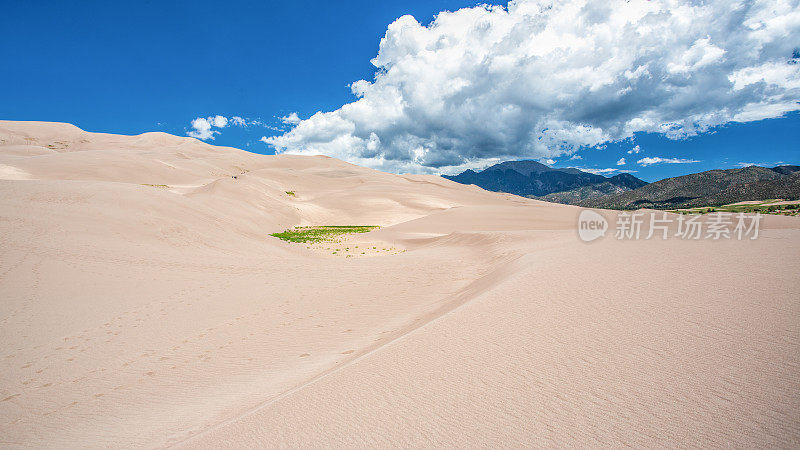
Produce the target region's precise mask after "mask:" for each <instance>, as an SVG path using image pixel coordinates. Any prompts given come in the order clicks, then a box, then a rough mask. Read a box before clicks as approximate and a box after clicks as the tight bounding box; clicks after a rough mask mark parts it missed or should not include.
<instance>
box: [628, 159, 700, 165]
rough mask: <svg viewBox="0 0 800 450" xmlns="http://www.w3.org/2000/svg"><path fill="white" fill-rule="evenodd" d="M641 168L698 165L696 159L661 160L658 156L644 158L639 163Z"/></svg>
mask: <svg viewBox="0 0 800 450" xmlns="http://www.w3.org/2000/svg"><path fill="white" fill-rule="evenodd" d="M636 162H637V163H639V165H640V166H643V167H647V166H652V165H653V164H692V163H698V162H700V161H697V160H695V159H680V158H659V157H658V156H656V157H652V158H642V159H640V160H639V161H636Z"/></svg>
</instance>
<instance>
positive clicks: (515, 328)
mask: <svg viewBox="0 0 800 450" xmlns="http://www.w3.org/2000/svg"><path fill="white" fill-rule="evenodd" d="M234 177H235V178H234ZM0 191H1V192H2V194H0V299H2V302H0V338H2V339H1V340H0V342H2V352H0V369H1V370H0V444H1V445H3V446H4V447H15V446H20V447H43V446H46V447H85V446H90V447H98V446H99V447H109V446H112V447H114V446H138V447H163V446H170V445H176V444H177V445H181V446H186V447H198V446H199V447H220V446H222V447H236V448H239V447H242V446H277V445H289V446H320V445H337V446H346V447H376V446H377V447H384V446H415V447H421V446H460V447H474V446H487V445H502V446H519V445H529V446H579V445H580V446H599V445H606V446H607V445H611V446H623V445H634V446H663V445H671V446H697V445H705V446H740V447H752V446H767V445H769V446H779V447H796V446H798V445H800V417H799V414H798V411H800V370H798V369H800V285H798V284H797V279H796V278H797V277H796V274H797V273H798V271H799V270H800V258H798V256H797V255H798V254H800V220H797V219H796V218H789V217H768V218H767V221H766V224H765V227H766V229H765V230H763V231H762V237H761V239H758V240H756V241H752V242H750V241H748V242H738V241H726V242H711V241H699V242H683V241H680V240H674V239H671V240H668V241H638V242H619V241H616V240H614V239H609V238H606V239H604V240H602V241H599V242H596V243H592V244H584V243H581V242H580V241H579V240H578V239H577V236H576V231H575V222H576V218H577V214H578V212H579V210H578V209H577V208H572V207H568V206H561V205H553V204H546V203H541V202H536V201H531V200H526V199H522V198H519V197H514V196H508V195H503V194H495V193H489V192H485V191H482V190H480V189H477V188H475V187H470V186H462V185H458V184H455V183H452V182H449V181H447V180H443V179H440V178H438V177H429V176H398V175H391V174H385V173H381V172H376V171H372V170H369V169H364V168H360V167H357V166H353V165H350V164H346V163H343V162H341V161H338V160H334V159H330V158H325V157H292V156H279V157H275V156H260V155H254V154H250V153H246V152H243V151H240V150H236V149H231V148H223V147H214V146H210V145H207V144H204V143H201V142H198V141H196V140H194V139H189V138H181V137H175V136H169V135H165V134H160V133H148V134H144V135H141V136H115V135H106V134H94V133H86V132H83V131H81V130H79V129H77V128H75V127H73V126H71V125H65V124H53V123H31V122H2V121H0ZM286 191H293V192H294V193H295V196H291V195H288V194H286ZM607 214H609V213H607ZM309 224H339V225H350V224H356V225H381V226H383V228H381V229H380V230H378V231H375V232H371V233H368V234H365V235H359V236H355V237H352V238H350V240H349V241H348V242H349V244H348V245H352V246H355V245H359V244H360V246H361V247H362V248H363V247H364V246H365V245H366V244H367V243H369V245H370V247H372V246H373V244H375V245H374V246H375V247H380V248H383V247H386V248H396V249H398V251H400V253H396V252H386V253H385V254H383V253H381V252H380V251H376V252H375V253H374V254H369V255H364V257H362V256H360V252H358V253H356V257H352V258H345V257H338V256H333V255H330V254H327V251H325V250H324V248H323V249H318V250H316V251H315V250H313V249H306V248H305V246H303V245H296V244H287V243H283V242H281V241H278V240H276V239H274V238H271V237H269V236H268V234H269V233H271V232H274V231H280V230H283V229H285V228H288V227H290V226H294V225H309ZM402 250H405V251H402ZM366 256H369V257H366Z"/></svg>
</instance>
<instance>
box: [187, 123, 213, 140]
mask: <svg viewBox="0 0 800 450" xmlns="http://www.w3.org/2000/svg"><path fill="white" fill-rule="evenodd" d="M212 126H213V125H212V121H210V120H209V119H206V118H204V117H198V118H196V119H194V120H192V130H191V131H189V132H187V133H186V134H188V135H189V136H191V137H193V138H195V139H200V140H201V141H207V140H209V139H212V140H213V139H214V135H215V134H219V131H216V130H212V129H211V127H212Z"/></svg>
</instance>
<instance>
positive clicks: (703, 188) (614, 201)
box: [575, 166, 800, 209]
mask: <svg viewBox="0 0 800 450" xmlns="http://www.w3.org/2000/svg"><path fill="white" fill-rule="evenodd" d="M773 198H782V199H788V200H796V199H798V198H800V166H778V167H773V168H766V167H759V166H749V167H743V168H740V169H726V170H709V171H706V172H700V173H693V174H690V175H683V176H680V177H674V178H666V179H664V180H661V181H657V182H655V183H650V184H648V185H646V186H643V187H640V188H638V189H634V190H631V191H627V192H621V193H617V194H612V195H607V196H603V197H597V198H590V199H584V200H581V201H578V202H576V203H575V204H577V205H579V206H585V207H592V208H608V209H639V208H653V209H672V208H691V207H697V206H719V205H725V204H729V203H736V202H742V201H748V200H768V199H773Z"/></svg>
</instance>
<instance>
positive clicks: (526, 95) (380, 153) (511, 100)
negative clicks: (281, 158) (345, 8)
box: [266, 0, 800, 172]
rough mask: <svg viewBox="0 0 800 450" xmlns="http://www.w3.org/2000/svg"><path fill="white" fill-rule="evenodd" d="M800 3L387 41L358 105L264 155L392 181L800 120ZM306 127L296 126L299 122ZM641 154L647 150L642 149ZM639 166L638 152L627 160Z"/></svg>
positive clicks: (409, 23)
mask: <svg viewBox="0 0 800 450" xmlns="http://www.w3.org/2000/svg"><path fill="white" fill-rule="evenodd" d="M798 42H800V8H798V2H797V0H748V1H745V0H707V1H704V2H696V1H690V0H653V1H647V0H608V1H603V2H600V1H593V2H589V1H586V0H561V1H557V2H548V1H544V0H515V1H511V2H509V4H508V7H507V8H505V7H502V6H485V5H484V6H477V7H474V8H465V9H461V10H458V11H455V12H442V13H440V14H439V15H438V16H437V17H436V19H435V20H434V21H433V22H432V23H431V24H429V25H427V26H423V25H421V24H420V23H418V22H417V21H416V20H415V19H414V18H413V17H411V16H403V17H401V18H399V19H397V20H396V21H395V22H393V23H392V24H391V25H389V27H388V29H387V31H386V35H385V37H384V38H383V39H381V42H380V46H379V51H378V55H377V56H376V57H375V58H374V59H373V60H372V63H373V64H374V65H375V66H376V67H377V69H378V70H377V73H376V75H375V78H374V80H372V81H365V80H359V81H356V82H354V83H352V84H351V90H352V92H353V94H354V95H355V96H356V99H355V101H353V102H352V103H348V104H345V105H343V106H342V107H341V108H339V109H337V110H335V111H331V112H318V113H316V114H314V115H313V116H311V117H310V118H308V119H305V120H300V119H299V117H297V116H296V114H295V115H291V114H290V115H289V116H286V117H284V118H282V120H284V119H285V120H284V123H287V124H290V125H294V127H293V128H292V129H291V130H290V131H288V132H286V133H284V134H282V135H279V136H275V137H271V138H267V139H266V142H267V143H268V144H269V145H272V146H274V147H275V149H276V150H277V151H278V152H286V153H297V154H327V155H330V156H334V157H337V158H341V159H344V160H347V161H350V162H353V163H357V164H362V165H367V166H371V167H375V168H380V169H384V170H389V171H412V172H454V171H457V170H460V168H463V167H475V166H480V165H482V164H484V163H486V162H487V161H489V160H498V159H499V160H507V159H542V158H555V157H558V156H561V155H569V154H573V153H574V152H575V151H576V149H578V148H580V147H585V146H602V145H603V144H604V143H607V142H611V141H619V140H623V139H626V138H630V137H632V136H633V134H634V133H636V132H652V133H661V134H664V135H665V136H667V137H669V138H671V139H681V138H685V137H687V136H693V135H696V134H698V133H704V132H706V131H708V130H709V129H711V128H712V127H715V126H717V125H721V124H725V123H728V122H731V121H740V122H746V121H751V120H759V119H763V118H767V117H778V116H781V115H783V114H785V113H786V112H788V111H793V110H798V109H800V105H799V104H798V100H800V64H790V62H791V61H790V60H791V58H792V52H793V50H794V46H796V45H798ZM295 118H296V119H295ZM634 148H638V147H634ZM631 152H632V153H631V154H633V153H638V151H634V150H631Z"/></svg>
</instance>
